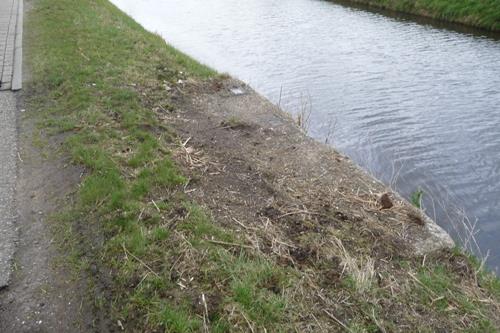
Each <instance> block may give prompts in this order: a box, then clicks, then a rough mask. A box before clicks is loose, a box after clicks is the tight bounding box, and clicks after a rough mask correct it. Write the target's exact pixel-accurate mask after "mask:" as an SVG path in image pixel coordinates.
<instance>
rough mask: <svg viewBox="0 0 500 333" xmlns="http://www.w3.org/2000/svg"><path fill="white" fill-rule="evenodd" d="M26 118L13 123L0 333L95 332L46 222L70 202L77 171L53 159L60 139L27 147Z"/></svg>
mask: <svg viewBox="0 0 500 333" xmlns="http://www.w3.org/2000/svg"><path fill="white" fill-rule="evenodd" d="M20 103H21V102H20ZM19 109H22V108H19ZM31 112H34V111H31ZM29 113H30V110H28V112H26V113H23V114H22V116H21V119H20V121H19V151H20V159H21V160H22V161H19V163H18V164H19V174H18V182H17V195H16V202H17V206H18V212H17V213H18V219H17V228H18V232H19V242H18V244H17V249H16V253H15V256H14V269H15V271H14V273H13V275H12V279H11V284H10V285H9V286H8V287H7V288H5V289H3V290H1V291H0V331H1V332H96V331H99V330H97V328H96V326H95V325H96V323H95V320H94V317H95V315H94V313H93V312H92V307H91V305H90V304H89V301H90V300H89V299H88V297H87V296H88V295H87V290H88V288H87V287H86V285H85V281H84V279H81V277H79V276H75V275H74V274H73V272H71V270H70V269H69V268H68V267H67V266H65V265H64V255H63V254H62V253H61V249H59V248H58V246H57V245H56V243H57V242H56V241H55V240H54V235H53V230H52V227H53V225H51V222H50V220H51V218H50V217H51V214H53V213H55V212H58V211H61V209H62V208H63V207H64V206H65V205H66V204H67V201H66V200H69V198H71V196H72V193H73V192H74V190H75V188H76V185H77V184H78V183H79V182H80V177H81V173H82V170H81V168H78V167H75V166H72V165H71V164H70V161H69V160H68V158H67V157H64V156H58V155H57V153H56V152H57V151H58V146H59V145H60V143H61V139H62V138H56V137H54V138H53V141H51V142H50V143H47V146H46V147H45V148H42V149H40V147H34V146H33V142H34V141H33V140H34V134H35V133H36V132H37V131H38V129H37V128H36V126H35V125H34V121H33V119H32V117H30V116H29ZM49 151H50V155H45V154H47V152H49Z"/></svg>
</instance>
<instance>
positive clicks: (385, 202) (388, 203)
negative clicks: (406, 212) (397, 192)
mask: <svg viewBox="0 0 500 333" xmlns="http://www.w3.org/2000/svg"><path fill="white" fill-rule="evenodd" d="M378 201H379V203H380V206H381V207H382V209H389V208H392V206H394V204H393V203H392V200H391V196H390V194H389V193H387V192H386V193H384V194H382V195H381V196H380V198H379V200H378Z"/></svg>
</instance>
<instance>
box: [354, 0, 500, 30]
mask: <svg viewBox="0 0 500 333" xmlns="http://www.w3.org/2000/svg"><path fill="white" fill-rule="evenodd" d="M345 1H346V2H354V3H361V4H366V5H370V6H374V7H379V8H384V9H391V10H396V11H400V12H404V13H410V14H416V15H421V16H426V17H431V18H435V19H439V20H442V21H448V22H455V23H462V24H465V25H469V26H473V27H477V28H482V29H487V30H491V31H500V1H498V0H345Z"/></svg>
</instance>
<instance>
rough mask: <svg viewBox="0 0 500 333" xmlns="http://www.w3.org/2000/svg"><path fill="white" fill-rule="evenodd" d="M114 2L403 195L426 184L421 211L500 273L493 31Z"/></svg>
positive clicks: (220, 5)
mask: <svg viewBox="0 0 500 333" xmlns="http://www.w3.org/2000/svg"><path fill="white" fill-rule="evenodd" d="M112 2H113V3H115V4H116V5H117V6H118V7H119V8H121V9H122V10H123V11H125V12H126V13H128V14H129V15H131V16H132V17H133V18H134V19H136V20H137V21H138V22H139V23H140V24H142V25H143V26H144V27H145V28H146V29H148V30H150V31H153V32H157V33H159V34H161V35H162V36H163V37H164V38H165V39H166V40H167V42H168V43H170V44H172V45H174V46H175V47H177V48H179V49H180V50H182V51H184V52H185V53H187V54H189V55H191V56H192V57H194V58H196V59H197V60H199V61H201V62H203V63H206V64H207V65H209V66H211V67H213V68H215V69H217V70H218V71H220V72H228V73H230V74H231V75H233V76H236V77H238V78H240V79H241V80H243V81H246V82H247V83H249V84H250V85H251V86H252V87H253V88H255V89H256V90H257V91H258V92H260V93H261V94H263V95H265V96H266V97H268V98H269V99H270V100H271V101H273V102H274V103H276V104H279V105H280V106H281V107H282V108H284V109H285V110H287V111H288V112H291V113H295V114H297V113H300V112H304V111H305V112H309V111H310V112H311V118H310V120H311V121H310V131H309V133H310V135H311V136H313V137H314V138H316V139H318V140H320V141H327V142H328V143H331V144H333V145H334V146H335V147H336V148H337V149H339V150H340V151H342V152H344V153H345V154H347V155H348V156H350V157H351V158H352V159H353V160H355V161H356V162H357V163H358V164H360V165H361V166H362V167H364V168H365V169H367V170H368V171H370V172H371V173H372V174H373V175H375V176H376V177H377V178H379V179H381V180H383V181H384V182H386V183H387V184H389V185H391V186H392V187H393V188H395V189H397V190H398V191H399V192H400V193H402V194H403V195H404V196H406V197H407V198H409V197H410V195H411V194H412V193H413V192H414V191H416V190H418V189H421V190H423V191H424V207H425V210H426V212H427V214H428V215H429V216H431V217H433V218H434V219H436V221H437V222H438V223H439V224H440V225H441V226H443V227H444V228H445V229H447V230H448V231H449V232H450V233H452V234H453V236H454V237H455V238H461V239H462V240H463V241H465V242H466V243H467V244H466V245H467V247H469V248H471V249H472V250H473V251H475V252H476V254H479V252H481V253H482V255H485V254H486V253H487V251H488V250H489V251H490V253H489V260H488V264H489V267H491V268H492V269H494V270H497V272H498V267H499V266H500V38H499V37H498V36H494V35H486V34H484V33H481V32H479V33H478V32H477V31H476V32H470V31H458V30H457V28H456V27H453V26H443V25H440V26H436V25H435V24H431V23H429V22H424V23H422V22H420V23H417V22H416V21H414V20H410V19H406V18H404V17H394V16H392V17H391V16H387V15H383V14H381V13H377V12H373V11H367V10H364V9H360V8H353V7H347V6H344V5H340V4H336V3H332V2H327V1H319V0H248V1H237V0H203V1H199V0H198V1H197V0H113V1H112ZM459 30H460V29H459ZM464 225H465V227H464ZM467 229H473V230H474V231H472V230H469V231H468V230H467ZM471 233H474V235H475V236H474V237H469V235H470V234H471ZM474 239H475V240H477V244H476V243H475V241H474Z"/></svg>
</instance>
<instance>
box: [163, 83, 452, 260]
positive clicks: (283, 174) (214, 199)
mask: <svg viewBox="0 0 500 333" xmlns="http://www.w3.org/2000/svg"><path fill="white" fill-rule="evenodd" d="M238 90H239V91H241V92H243V93H241V94H240V93H239V91H238ZM235 91H236V92H237V93H236V94H235V93H234V92H235ZM172 102H173V103H174V105H175V106H176V109H177V111H175V112H173V113H171V112H169V111H166V110H165V109H164V108H157V109H156V110H157V113H158V114H159V117H160V118H161V119H163V120H164V121H165V122H167V123H169V124H172V123H173V124H174V128H175V129H176V130H177V133H178V135H179V136H180V138H181V140H182V141H183V142H182V145H181V146H182V147H183V148H182V149H181V150H180V151H178V154H177V160H178V161H179V163H181V164H183V165H184V166H185V167H186V168H187V169H188V170H191V181H190V183H189V186H187V188H186V191H187V192H189V193H190V196H191V197H192V198H193V199H194V200H195V201H196V202H199V203H203V204H204V205H205V206H207V207H208V208H209V209H210V211H211V212H212V213H213V214H214V215H215V217H216V220H217V221H219V222H220V223H222V224H224V225H226V226H233V227H234V226H236V227H237V228H242V225H243V226H248V227H249V228H253V227H255V226H259V227H261V226H265V228H267V227H270V226H271V225H273V226H274V229H275V233H277V234H279V238H280V239H278V241H279V242H281V243H284V244H293V245H292V246H288V250H287V252H289V253H288V254H287V258H288V260H290V261H292V262H293V263H297V262H299V263H300V262H302V261H305V260H309V258H308V257H310V255H311V254H313V253H314V251H313V250H312V249H310V248H303V247H302V246H300V243H301V235H303V234H306V233H309V232H315V233H317V234H318V235H327V234H328V232H327V229H329V228H333V229H339V230H344V231H347V232H348V233H350V234H351V237H350V238H352V240H353V242H355V241H356V240H360V239H367V238H366V235H370V236H369V237H368V238H369V239H371V240H370V242H371V244H370V246H369V247H368V248H371V252H372V253H371V254H370V255H371V256H374V257H376V258H381V259H384V258H388V257H392V256H403V257H405V256H410V257H411V256H414V255H415V254H425V253H428V252H432V251H436V250H439V249H442V248H449V247H451V246H452V245H453V243H452V241H451V239H450V238H449V236H448V235H447V234H446V233H445V232H444V231H443V230H442V229H441V228H439V227H438V226H437V225H436V224H435V223H434V222H433V221H432V220H430V219H428V218H427V217H426V216H424V215H423V214H422V213H421V212H419V211H417V210H416V209H414V208H413V207H412V206H411V205H410V204H408V203H407V202H406V201H404V200H403V199H401V198H400V197H399V196H398V195H397V194H395V193H392V192H391V191H390V190H389V189H388V188H387V187H386V186H384V185H383V184H381V183H380V182H378V181H376V180H374V178H373V177H371V176H369V175H368V174H366V173H365V172H364V171H362V170H361V169H360V168H359V167H357V166H356V165H355V164H354V163H353V162H352V161H350V160H349V158H348V157H346V156H344V155H342V154H340V153H338V152H337V151H335V150H334V149H332V148H330V147H329V146H327V145H324V144H321V143H318V142H316V141H314V140H313V139H311V138H309V137H307V135H305V133H304V132H303V131H302V130H301V129H300V128H299V127H298V126H297V125H296V124H295V123H294V121H293V120H292V119H291V117H290V116H289V115H287V114H285V113H283V112H282V111H281V110H280V109H279V108H278V107H276V106H275V105H273V104H271V103H270V102H269V101H268V100H266V99H264V98H263V97H261V96H260V95H258V94H257V93H255V92H254V91H253V90H252V89H251V88H249V87H248V86H246V85H245V84H244V83H242V82H240V81H237V80H233V79H225V80H212V81H209V82H207V83H194V82H193V83H191V84H189V83H188V84H186V85H185V86H184V87H183V88H180V89H178V90H177V93H174V94H173V97H172ZM381 199H382V201H381ZM387 200H390V201H391V204H392V206H391V207H390V208H389V209H384V207H387V205H388V203H387ZM243 228H244V227H243ZM347 229H348V230H347ZM360 234H364V236H365V237H360ZM273 237H274V236H273ZM275 240H276V239H275ZM269 241H270V242H271V243H272V239H270V240H269ZM271 243H269V244H267V245H268V246H269V247H272V244H271ZM285 248H286V246H285ZM270 250H271V249H270Z"/></svg>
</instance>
